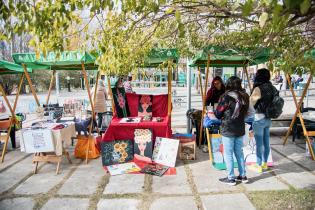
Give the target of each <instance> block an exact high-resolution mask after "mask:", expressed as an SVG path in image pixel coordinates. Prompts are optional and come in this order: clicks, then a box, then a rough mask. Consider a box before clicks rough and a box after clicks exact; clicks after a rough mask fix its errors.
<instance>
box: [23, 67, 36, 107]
mask: <svg viewBox="0 0 315 210" xmlns="http://www.w3.org/2000/svg"><path fill="white" fill-rule="evenodd" d="M22 66H23V68H24V74H25V77H26V80H27V82H28V84H29V86H30V89H31V91H32V94H33V96H34V98H35V101H36V103H37V106H38V107H40V103H39V100H38V97H37V94H36V91H35V89H34V87H33V83H32V80H31V78H30V75H29V74H28V72H27V69H26V66H25V64H22Z"/></svg>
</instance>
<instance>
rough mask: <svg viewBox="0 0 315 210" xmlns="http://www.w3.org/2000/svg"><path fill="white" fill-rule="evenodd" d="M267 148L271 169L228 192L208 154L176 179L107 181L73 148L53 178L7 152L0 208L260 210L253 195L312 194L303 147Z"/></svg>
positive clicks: (45, 167)
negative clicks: (70, 155)
mask: <svg viewBox="0 0 315 210" xmlns="http://www.w3.org/2000/svg"><path fill="white" fill-rule="evenodd" d="M195 97H200V96H195ZM196 106H198V105H196ZM176 115H177V117H180V118H179V119H178V118H177V117H173V119H174V121H173V123H172V125H173V126H174V127H173V130H174V131H181V132H185V130H186V128H185V126H183V125H184V123H183V120H184V119H186V118H185V117H183V116H185V108H184V107H182V108H181V109H178V110H176V111H174V113H173V116H176ZM184 122H185V121H184ZM179 125H181V126H179ZM271 144H272V154H273V159H274V162H275V167H273V169H272V170H270V171H269V172H266V173H263V174H256V173H254V172H251V171H249V170H247V171H248V177H249V180H250V182H249V183H248V184H238V185H237V186H234V187H230V186H227V185H224V184H222V183H220V182H219V181H218V179H219V178H222V177H225V176H226V172H225V171H218V170H216V169H214V168H213V167H212V166H211V163H210V161H209V160H208V154H205V153H202V152H201V151H200V150H199V149H198V151H197V160H195V161H181V160H178V161H177V165H176V169H177V174H176V175H174V176H163V177H156V176H151V175H147V174H146V175H143V174H142V175H120V176H112V177H111V176H110V175H108V174H106V173H105V171H104V170H103V168H102V163H101V159H100V158H99V159H96V160H91V161H90V162H89V164H88V165H86V164H85V163H84V162H82V161H81V160H78V159H75V158H74V157H73V149H74V148H73V147H72V148H70V151H72V152H71V154H72V157H71V158H72V160H73V164H69V163H68V162H67V161H66V160H64V161H63V163H62V165H61V173H60V174H59V175H55V169H56V165H55V164H52V163H46V164H41V165H40V167H39V169H40V170H39V173H38V174H36V175H34V174H33V173H32V171H33V167H34V166H33V164H32V161H31V160H32V156H31V155H29V154H25V153H21V152H20V151H19V150H18V149H17V150H10V151H9V152H8V153H7V155H6V159H5V162H4V163H3V164H0V209H1V210H6V209H10V210H11V209H23V210H27V209H52V210H55V209H58V210H59V209H78V210H81V209H82V210H83V209H106V210H120V209H121V210H125V209H126V210H134V209H140V210H164V209H165V210H169V209H172V210H177V209H178V210H186V209H187V210H194V209H202V210H207V209H227V210H230V209H231V210H237V209H240V210H243V209H246V210H250V209H256V208H259V209H264V208H261V207H260V206H258V205H257V203H256V202H255V200H253V199H252V198H253V195H255V193H257V192H270V191H273V192H276V193H278V192H279V193H281V192H284V191H286V190H298V189H311V190H312V191H314V190H315V162H314V161H312V160H310V159H309V158H307V157H305V142H303V140H297V144H292V143H291V141H289V143H288V145H286V146H285V147H283V146H282V140H281V137H280V136H276V135H274V136H272V139H271ZM9 148H11V147H10V146H9ZM236 174H237V173H236ZM310 205H312V204H310ZM314 207H315V206H313V208H314ZM275 209H276V208H275ZM293 209H294V208H293Z"/></svg>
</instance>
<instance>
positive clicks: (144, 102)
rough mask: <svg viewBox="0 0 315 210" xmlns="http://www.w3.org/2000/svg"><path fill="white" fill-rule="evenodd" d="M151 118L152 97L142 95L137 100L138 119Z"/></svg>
mask: <svg viewBox="0 0 315 210" xmlns="http://www.w3.org/2000/svg"><path fill="white" fill-rule="evenodd" d="M145 116H152V96H150V95H142V96H140V98H139V106H138V117H145Z"/></svg>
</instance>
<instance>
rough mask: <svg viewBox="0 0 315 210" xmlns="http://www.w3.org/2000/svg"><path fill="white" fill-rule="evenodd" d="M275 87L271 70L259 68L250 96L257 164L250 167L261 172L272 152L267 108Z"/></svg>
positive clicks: (265, 168) (264, 168) (265, 167)
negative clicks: (253, 110)
mask: <svg viewBox="0 0 315 210" xmlns="http://www.w3.org/2000/svg"><path fill="white" fill-rule="evenodd" d="M274 89H275V87H274V86H273V85H272V84H271V82H270V72H269V70H268V69H265V68H263V69H258V71H257V73H256V76H255V80H254V89H253V92H252V94H251V96H250V104H251V106H253V107H254V108H255V120H254V123H253V131H254V136H255V140H256V159H257V164H255V165H251V166H250V167H249V169H251V170H254V171H256V172H259V173H261V172H262V171H263V170H267V169H268V166H267V160H268V157H269V153H270V144H269V139H270V131H269V129H270V125H271V120H270V119H268V118H266V116H265V113H266V108H267V107H268V105H269V104H270V102H271V101H272V98H273V91H274Z"/></svg>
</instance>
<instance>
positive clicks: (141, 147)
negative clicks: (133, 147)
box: [138, 142, 147, 156]
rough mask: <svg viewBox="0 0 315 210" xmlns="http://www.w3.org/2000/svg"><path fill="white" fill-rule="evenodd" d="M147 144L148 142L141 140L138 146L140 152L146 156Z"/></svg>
mask: <svg viewBox="0 0 315 210" xmlns="http://www.w3.org/2000/svg"><path fill="white" fill-rule="evenodd" d="M146 146H147V143H146V142H139V143H138V148H139V150H140V154H141V155H142V156H144V150H145V148H146Z"/></svg>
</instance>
